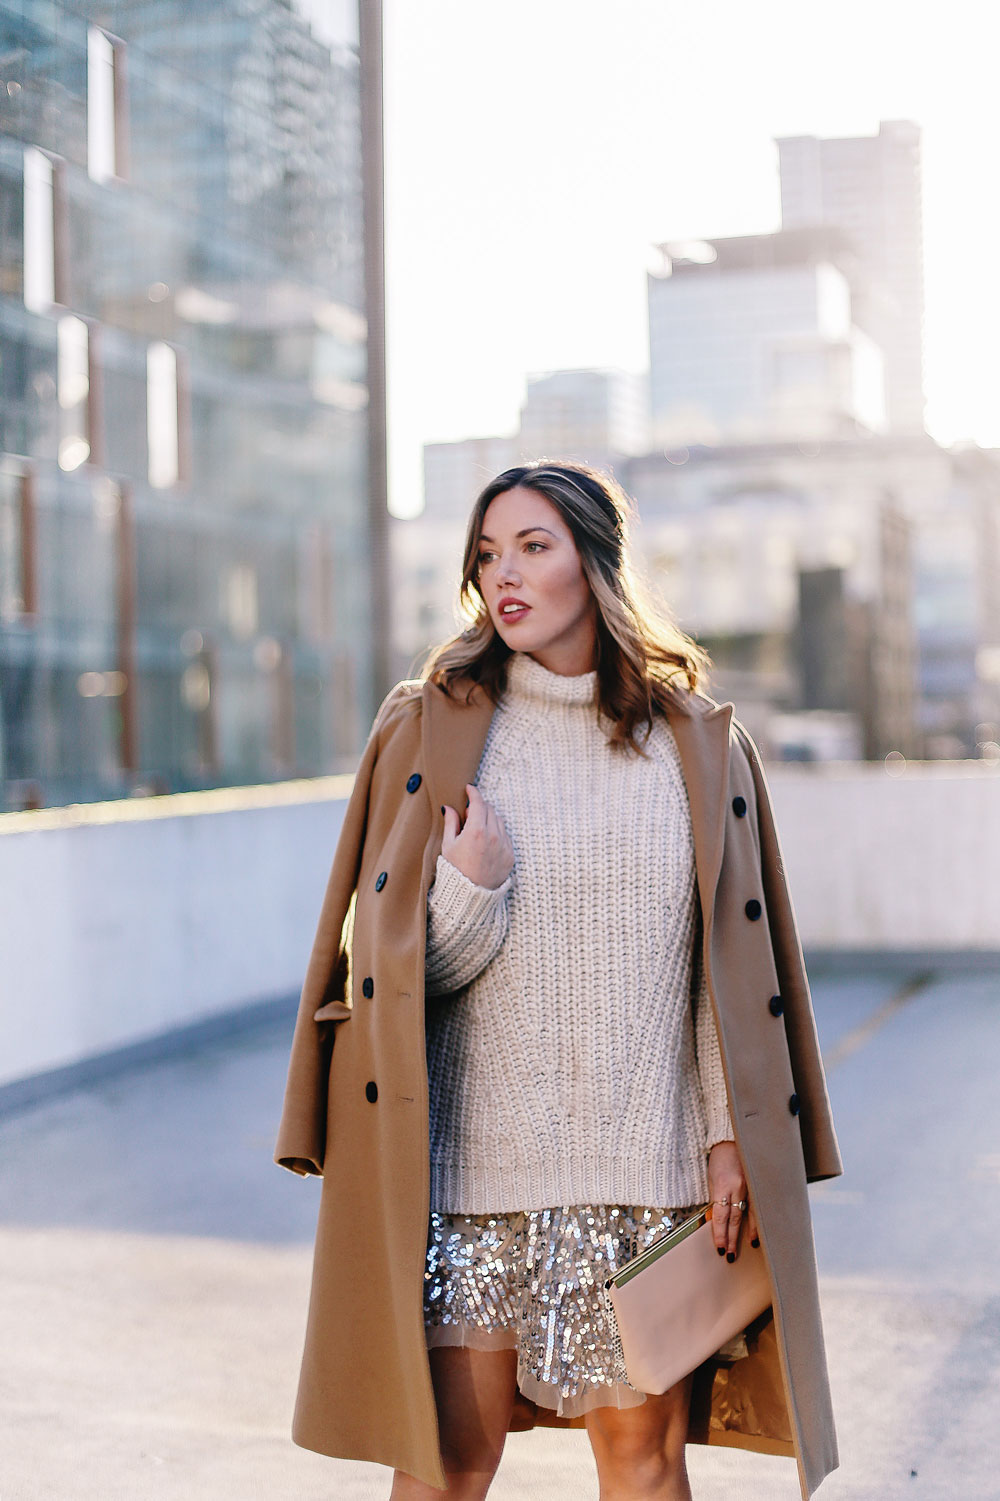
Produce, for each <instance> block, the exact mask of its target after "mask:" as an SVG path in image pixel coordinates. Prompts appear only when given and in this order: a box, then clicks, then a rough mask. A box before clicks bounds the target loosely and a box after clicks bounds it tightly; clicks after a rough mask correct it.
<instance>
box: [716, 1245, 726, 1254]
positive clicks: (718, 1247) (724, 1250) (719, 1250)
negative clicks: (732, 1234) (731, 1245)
mask: <svg viewBox="0 0 1000 1501" xmlns="http://www.w3.org/2000/svg"><path fill="white" fill-rule="evenodd" d="M715 1249H716V1250H717V1251H718V1253H719V1255H720V1256H725V1254H726V1248H725V1246H716V1248H715Z"/></svg>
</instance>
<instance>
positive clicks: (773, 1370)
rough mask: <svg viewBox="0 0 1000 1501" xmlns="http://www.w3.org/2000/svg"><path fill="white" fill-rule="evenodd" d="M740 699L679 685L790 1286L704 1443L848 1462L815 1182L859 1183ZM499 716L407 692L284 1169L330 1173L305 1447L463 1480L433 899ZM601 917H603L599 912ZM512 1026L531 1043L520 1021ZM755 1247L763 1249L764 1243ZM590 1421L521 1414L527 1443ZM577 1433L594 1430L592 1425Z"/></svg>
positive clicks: (715, 941)
mask: <svg viewBox="0 0 1000 1501" xmlns="http://www.w3.org/2000/svg"><path fill="white" fill-rule="evenodd" d="M733 709H734V706H733V704H731V703H723V704H719V703H717V702H716V701H715V700H714V699H712V698H710V697H709V696H707V695H706V694H703V693H700V692H687V691H686V690H677V693H676V705H675V706H674V707H673V708H671V709H670V711H669V712H668V716H667V717H668V720H669V723H670V726H671V729H672V731H673V733H674V737H675V740H676V743H677V747H678V751H679V754H680V758H681V764H682V768H683V772H684V777H685V782H686V785H687V791H688V799H689V804H690V809H691V820H692V826H693V835H694V848H695V864H696V870H697V881H698V888H699V896H700V904H701V912H702V917H703V924H702V941H703V945H704V959H705V964H706V971H707V980H708V991H709V995H710V997H711V1001H712V1006H713V1011H714V1015H715V1020H716V1025H717V1028H718V1033H719V1042H720V1048H721V1053H722V1060H723V1066H724V1069H725V1075H726V1086H727V1091H728V1096H729V1108H730V1114H731V1117H732V1121H733V1129H734V1132H735V1134H736V1139H737V1147H738V1149H739V1152H740V1157H741V1159H742V1162H743V1165H744V1169H745V1173H746V1178H747V1183H748V1188H749V1197H750V1200H751V1202H752V1203H753V1205H754V1208H755V1210H756V1215H757V1223H758V1226H759V1230H760V1237H761V1249H760V1250H759V1251H758V1250H754V1251H753V1252H752V1253H750V1252H749V1251H748V1250H747V1251H742V1252H741V1254H753V1255H763V1256H764V1257H765V1258H766V1262H767V1267H768V1272H769V1276H770V1281H771V1285H772V1291H773V1302H772V1307H771V1309H770V1310H769V1311H768V1312H766V1313H765V1314H764V1315H763V1316H762V1317H761V1319H759V1320H757V1321H756V1322H755V1324H754V1325H752V1326H751V1328H750V1330H749V1331H748V1354H747V1355H746V1356H745V1357H743V1358H742V1359H740V1360H737V1361H735V1362H734V1363H732V1364H724V1363H718V1364H717V1363H715V1362H714V1361H713V1360H709V1361H706V1362H705V1364H704V1365H703V1366H701V1367H699V1369H698V1371H697V1373H696V1375H695V1383H694V1390H693V1396H692V1403H691V1417H690V1424H689V1434H688V1437H689V1441H690V1442H694V1443H707V1444H724V1445H730V1446H736V1447H738V1448H744V1449H752V1450H756V1451H758V1452H760V1453H765V1454H781V1455H787V1456H789V1457H792V1458H794V1459H795V1461H796V1463H797V1466H798V1475H799V1481H800V1486H801V1492H802V1496H803V1497H804V1498H808V1497H809V1496H810V1495H811V1494H812V1492H813V1491H814V1490H815V1489H816V1487H817V1486H818V1485H819V1484H820V1482H821V1481H822V1479H823V1477H824V1476H825V1475H827V1474H828V1473H829V1472H830V1471H831V1470H833V1469H835V1468H836V1466H837V1463H838V1456H837V1441H836V1433H835V1429H834V1421H833V1414H832V1410H831V1403H830V1392H829V1385H828V1380H827V1366H826V1355H825V1350H824V1343H823V1330H822V1323H821V1319H820V1308H819V1295H818V1288H817V1274H816V1260H815V1251H814V1247H813V1235H812V1224H811V1219H810V1210H809V1200H808V1195H807V1192H806V1184H807V1183H808V1182H815V1181H818V1180H819V1179H823V1178H832V1177H836V1176H837V1175H839V1174H840V1173H841V1172H842V1171H843V1168H842V1164H841V1158H840V1152H839V1148H838V1145H837V1139H836V1135H835V1132H834V1127H833V1122H832V1119H831V1112H830V1103H829V1098H828V1095H827V1089H826V1080H825V1076H824V1072H823V1065H822V1061H821V1058H820V1052H819V1046H818V1043H817V1038H816V1026H815V1021H814V1017H813V1011H812V1002H811V999H810V993H809V985H808V981H807V977H806V972H805V967H804V964H803V958H802V948H801V944H800V941H799V936H798V931H797V928H796V922H795V916H794V912H793V908H792V902H791V899H790V896H789V892H788V889H787V886H786V882H785V874H784V869H783V864H782V857H781V847H780V844H779V841H778V835H777V832H776V829H775V823H774V817H773V811H772V806H771V800H770V796H769V792H768V788H767V783H766V780H765V776H764V771H763V768H762V766H761V761H760V757H759V754H758V751H757V748H756V746H755V745H754V743H753V741H752V739H751V737H750V735H749V734H748V733H747V731H746V730H745V728H744V727H743V726H742V725H741V724H740V722H739V720H738V719H736V718H735V717H734V714H733ZM492 712H493V705H492V704H491V703H490V701H489V699H488V698H487V696H486V695H485V693H484V692H483V690H482V689H481V688H478V687H472V688H470V690H469V692H468V694H467V695H466V694H465V693H463V694H460V695H457V696H448V695H447V694H445V692H444V691H443V690H442V689H441V688H439V687H437V686H435V685H432V684H430V683H418V682H405V683H401V684H399V685H398V686H397V687H396V688H395V689H394V690H393V691H392V692H391V693H390V694H389V696H388V698H387V699H386V700H385V702H384V703H383V705H382V707H381V709H380V710H379V713H378V716H377V718H376V721H375V724H374V726H373V729H372V732H371V735H370V737H369V740H368V744H367V746H366V748H365V751H364V754H363V756H362V759H361V763H360V765H359V768H358V772H357V776H356V779H355V783H354V789H353V793H352V795H351V798H350V800H349V803H348V807H347V811H346V814H345V817H344V823H343V827H342V829H341V833H340V838H339V841H338V844H337V849H336V853H335V855H334V859H333V867H332V871H331V873H330V877H329V882H328V885H327V888H326V893H325V897H324V900H323V904H322V910H321V912H320V917H319V923H318V928H317V931H316V936H315V940H314V942H313V947H312V952H311V955H310V958H309V964H308V969H307V973H306V977H305V981H304V984H303V988H302V995H301V1001H300V1004H299V1011H298V1017H297V1020H296V1024H295V1032H294V1038H293V1041H292V1048H291V1059H290V1064H289V1070H288V1082H287V1086H286V1092H285V1103H284V1112H283V1116H282V1120H281V1124H280V1128H279V1133H278V1139H277V1145H276V1147H275V1153H274V1156H275V1161H276V1162H278V1163H279V1164H280V1165H281V1166H283V1167H286V1168H289V1169H290V1170H291V1171H293V1172H296V1173H300V1174H303V1175H306V1174H316V1175H320V1176H321V1177H322V1180H323V1182H322V1195H321V1202H320V1211H319V1222H318V1226H317V1232H316V1245H315V1256H314V1264H313V1277H312V1292H311V1297H310V1303H309V1313H308V1319H307V1329H306V1336H305V1350H304V1354H303V1359H302V1367H301V1375H300V1380H299V1390H298V1399H297V1402H296V1407H295V1415H294V1420H293V1425H292V1437H293V1439H294V1441H295V1442H296V1443H297V1444H299V1445H301V1446H303V1447H304V1448H307V1449H313V1450H317V1451H318V1452H320V1453H321V1454H329V1455H333V1456H337V1457H340V1458H346V1459H360V1460H369V1461H375V1462H376V1463H379V1464H383V1465H387V1466H391V1467H393V1468H396V1469H399V1470H402V1471H404V1472H406V1473H408V1474H410V1475H413V1476H416V1477H417V1478H419V1479H420V1480H423V1481H424V1482H425V1483H427V1484H430V1485H435V1486H439V1487H441V1488H442V1489H444V1487H445V1485H446V1480H445V1473H444V1468H443V1465H442V1460H441V1451H440V1445H439V1434H438V1425H437V1414H436V1409H435V1403H434V1394H433V1389H432V1385H431V1377H430V1366H429V1361H428V1354H427V1348H426V1344H425V1337H424V1325H423V1274H424V1258H425V1252H426V1245H427V1219H428V1213H429V1176H430V1175H429V1122H428V1089H427V1068H426V1055H425V1046H424V978H423V969H424V945H425V940H426V900H427V891H428V888H429V886H430V884H431V881H432V880H433V876H434V870H435V862H436V859H437V855H438V853H439V852H440V848H441V836H442V832H443V823H444V820H443V818H442V816H441V811H440V809H441V805H442V804H449V805H451V806H452V807H459V808H460V807H463V806H464V804H465V785H466V783H467V782H472V781H473V780H474V779H475V776H476V772H477V770H478V766H479V761H480V758H481V755H482V751H483V746H484V743H485V739H486V733H487V730H488V728H489V723H490V719H491V716H492ZM595 918H597V919H598V920H599V918H600V914H597V913H595ZM511 1025H512V1026H516V1025H517V1018H516V1015H515V1014H512V1017H511ZM747 1245H748V1243H747ZM535 1423H544V1424H552V1425H556V1426H566V1425H567V1420H566V1419H559V1418H557V1417H556V1416H555V1414H554V1413H552V1412H550V1411H548V1410H546V1409H536V1408H535V1406H534V1404H532V1403H529V1402H528V1401H526V1400H525V1399H523V1398H520V1397H519V1399H518V1402H517V1404H516V1407H515V1413H514V1417H513V1419H512V1422H511V1427H512V1429H513V1428H526V1427H530V1426H532V1425H533V1424H535ZM568 1426H573V1427H580V1426H582V1419H579V1418H578V1419H576V1420H570V1421H569V1423H568Z"/></svg>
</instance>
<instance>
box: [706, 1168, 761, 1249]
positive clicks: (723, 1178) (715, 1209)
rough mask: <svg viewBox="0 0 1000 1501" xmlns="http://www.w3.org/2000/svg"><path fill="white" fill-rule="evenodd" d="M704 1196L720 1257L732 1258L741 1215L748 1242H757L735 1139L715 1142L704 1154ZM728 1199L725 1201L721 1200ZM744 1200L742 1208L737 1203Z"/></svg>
mask: <svg viewBox="0 0 1000 1501" xmlns="http://www.w3.org/2000/svg"><path fill="white" fill-rule="evenodd" d="M708 1196H709V1198H710V1199H711V1200H712V1235H713V1237H714V1239H715V1245H716V1249H717V1250H718V1252H719V1254H720V1256H725V1257H726V1258H727V1260H729V1261H735V1260H736V1257H737V1255H738V1254H739V1252H738V1249H737V1237H738V1236H739V1233H740V1224H741V1223H742V1221H743V1218H744V1216H747V1217H749V1220H750V1223H749V1225H748V1226H747V1229H748V1230H749V1231H750V1243H751V1245H753V1244H754V1242H756V1244H757V1246H759V1245H760V1236H759V1235H758V1232H757V1219H756V1216H755V1215H754V1211H753V1205H752V1204H750V1203H748V1202H747V1180H746V1176H745V1174H744V1172H743V1164H742V1162H741V1161H740V1154H739V1151H738V1150H737V1146H736V1143H735V1141H717V1142H716V1144H715V1146H714V1147H713V1148H712V1150H711V1151H710V1152H709V1154H708ZM723 1199H725V1200H728V1202H727V1203H722V1202H721V1201H722V1200H723ZM741 1201H742V1202H745V1203H747V1208H746V1209H745V1210H742V1209H740V1208H739V1207H738V1206H739V1204H740V1202H741Z"/></svg>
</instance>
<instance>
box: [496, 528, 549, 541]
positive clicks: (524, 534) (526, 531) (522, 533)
mask: <svg viewBox="0 0 1000 1501" xmlns="http://www.w3.org/2000/svg"><path fill="white" fill-rule="evenodd" d="M531 532H544V533H545V535H546V536H547V537H555V535H556V534H555V532H550V531H549V529H548V527H547V526H526V527H525V528H524V530H523V531H520V532H518V533H517V536H518V537H527V536H528V535H529V534H530V533H531ZM479 540H480V542H492V541H493V538H492V537H487V535H486V533H485V532H480V534H479ZM557 540H558V539H557Z"/></svg>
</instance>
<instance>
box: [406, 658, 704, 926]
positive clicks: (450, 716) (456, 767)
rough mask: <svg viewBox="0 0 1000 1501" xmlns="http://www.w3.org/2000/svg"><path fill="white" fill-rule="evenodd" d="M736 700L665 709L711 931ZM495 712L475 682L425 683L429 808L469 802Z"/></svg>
mask: <svg viewBox="0 0 1000 1501" xmlns="http://www.w3.org/2000/svg"><path fill="white" fill-rule="evenodd" d="M733 709H734V705H733V704H732V703H729V702H727V703H722V704H720V703H716V701H715V700H714V699H712V698H709V697H708V696H707V695H704V694H697V695H695V694H690V695H687V697H686V700H678V701H677V702H676V703H675V704H674V705H673V706H672V707H671V708H669V709H668V710H667V719H668V721H669V723H670V728H671V730H672V731H673V733H674V739H675V741H676V744H677V751H678V754H679V756H680V760H681V769H682V770H683V773H684V781H685V784H686V786H687V792H688V803H689V806H690V809H691V828H692V833H693V836H694V853H695V866H696V869H697V875H698V890H699V894H700V897H701V908H702V915H703V917H704V920H705V928H706V933H707V931H708V929H709V928H710V926H711V914H712V908H713V905H714V900H715V888H716V886H717V884H718V880H719V872H720V870H721V869H722V850H723V841H724V835H725V827H726V792H727V789H728V786H729V726H730V722H731V720H732V716H733ZM492 717H493V704H492V703H491V702H490V700H489V698H488V697H487V695H486V694H485V693H484V692H483V690H482V689H481V688H480V687H478V686H475V685H474V686H473V687H472V688H471V690H470V691H469V694H468V699H466V696H465V692H464V690H459V692H458V696H457V697H454V698H451V697H449V696H448V695H447V694H446V693H445V692H444V691H443V690H442V689H441V688H439V687H437V686H436V685H435V684H433V683H424V685H423V714H422V749H423V763H424V770H425V774H426V777H427V781H428V790H429V792H430V795H431V800H432V801H431V806H432V807H434V808H436V807H437V806H438V805H439V804H442V803H444V804H448V805H449V806H450V807H453V808H458V809H461V808H463V807H464V806H465V800H466V799H465V787H466V783H467V782H471V781H473V780H474V779H475V776H476V772H477V771H478V769H479V762H480V760H481V758H482V754H483V746H484V745H485V743H486V734H487V731H488V730H489V727H490V720H491V719H492Z"/></svg>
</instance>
